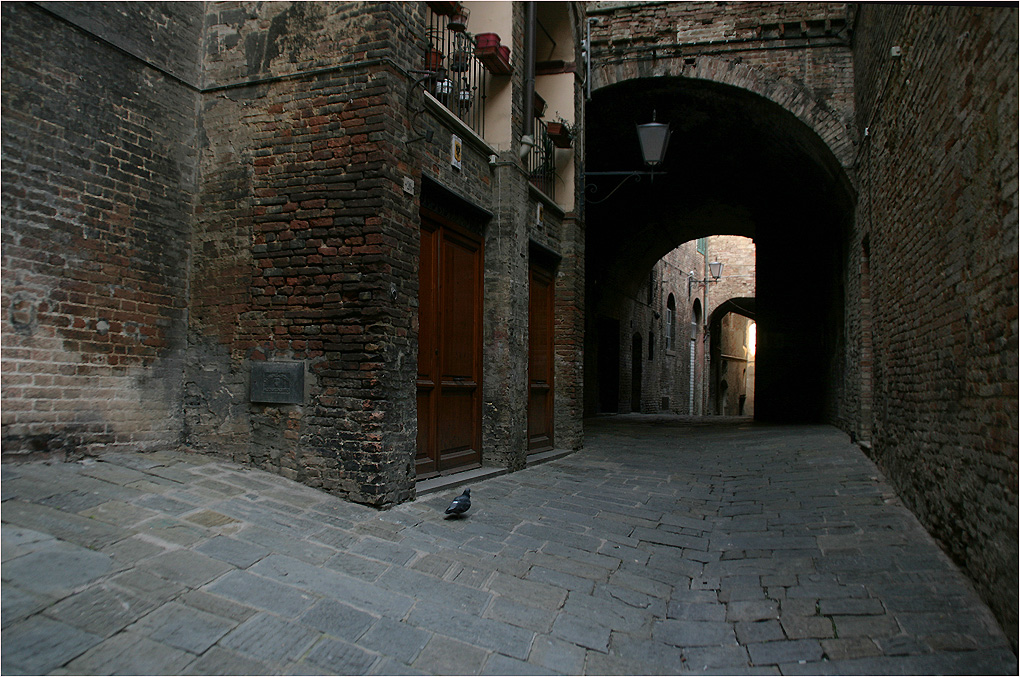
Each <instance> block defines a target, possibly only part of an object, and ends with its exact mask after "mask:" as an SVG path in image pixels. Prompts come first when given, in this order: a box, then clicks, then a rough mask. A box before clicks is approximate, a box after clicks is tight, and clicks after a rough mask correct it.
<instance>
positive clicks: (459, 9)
mask: <svg viewBox="0 0 1020 677" xmlns="http://www.w3.org/2000/svg"><path fill="white" fill-rule="evenodd" d="M470 14H471V12H470V11H469V10H468V9H467V8H466V7H465V6H464V5H462V4H460V3H459V2H458V3H457V4H456V6H455V7H454V8H453V12H452V13H451V14H450V18H449V20H448V21H447V23H446V28H447V30H451V31H453V32H454V33H463V32H464V31H466V30H467V22H468V16H469V15H470Z"/></svg>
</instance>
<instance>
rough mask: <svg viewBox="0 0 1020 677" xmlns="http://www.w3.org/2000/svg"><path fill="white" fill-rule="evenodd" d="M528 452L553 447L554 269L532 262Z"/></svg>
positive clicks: (529, 325) (529, 329)
mask: <svg viewBox="0 0 1020 677" xmlns="http://www.w3.org/2000/svg"><path fill="white" fill-rule="evenodd" d="M528 278H529V280H528V285H529V290H530V291H529V295H528V453H529V454H530V453H534V452H537V451H547V450H549V449H552V448H553V443H554V442H553V439H554V438H553V417H554V414H553V412H554V409H553V399H554V398H553V383H554V376H553V363H554V362H553V308H554V306H553V302H554V296H555V287H554V284H553V280H554V276H553V273H552V271H550V270H549V269H548V268H546V267H543V266H541V265H539V264H537V263H534V262H533V263H532V264H531V266H530V270H529V273H528Z"/></svg>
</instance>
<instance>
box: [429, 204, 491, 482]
mask: <svg viewBox="0 0 1020 677" xmlns="http://www.w3.org/2000/svg"><path fill="white" fill-rule="evenodd" d="M419 261H420V263H419V269H418V270H419V272H418V281H419V292H418V302H419V308H418V379H417V402H418V437H417V453H416V455H415V469H416V471H417V475H418V477H419V479H421V478H425V477H429V476H432V475H436V474H439V473H442V472H444V471H447V470H451V469H464V468H466V467H470V466H478V465H480V464H481V458H482V450H481V449H482V445H481V441H482V435H481V432H482V430H481V418H482V417H481V411H482V410H481V380H482V350H481V345H482V331H481V329H482V279H483V269H482V265H483V256H482V241H481V239H480V238H479V237H478V236H476V235H474V234H473V233H470V232H469V231H467V230H465V229H462V228H460V227H459V226H457V225H456V224H454V223H452V222H450V221H447V220H445V219H442V218H440V217H438V216H437V215H434V214H432V213H430V212H425V211H424V210H423V211H422V226H421V249H420V259H419Z"/></svg>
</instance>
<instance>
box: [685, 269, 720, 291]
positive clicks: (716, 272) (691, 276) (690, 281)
mask: <svg viewBox="0 0 1020 677" xmlns="http://www.w3.org/2000/svg"><path fill="white" fill-rule="evenodd" d="M722 267H723V264H722V261H718V260H716V261H712V262H711V263H709V264H708V273H709V274H710V275H711V276H712V277H711V278H707V277H706V278H705V279H704V280H699V279H697V278H696V276H697V273H695V272H694V271H693V270H692V271H691V272H690V273H688V274H687V295H688V296H690V295H691V287H693V286H694V285H696V284H700V285H702V286H703V287H706V288H707V287H708V283H709V282H718V281H719V278H720V277H722Z"/></svg>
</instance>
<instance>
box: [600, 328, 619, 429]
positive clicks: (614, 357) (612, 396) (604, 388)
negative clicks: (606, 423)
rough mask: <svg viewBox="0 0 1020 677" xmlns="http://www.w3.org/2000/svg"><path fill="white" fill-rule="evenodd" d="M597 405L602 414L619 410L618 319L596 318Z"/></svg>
mask: <svg viewBox="0 0 1020 677" xmlns="http://www.w3.org/2000/svg"><path fill="white" fill-rule="evenodd" d="M597 334H598V344H597V345H598V395H599V399H598V405H597V409H596V411H598V412H599V413H602V414H608V413H616V412H618V411H620V321H619V320H614V319H613V318H610V317H600V318H599V319H598V328H597Z"/></svg>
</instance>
